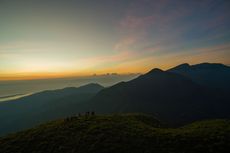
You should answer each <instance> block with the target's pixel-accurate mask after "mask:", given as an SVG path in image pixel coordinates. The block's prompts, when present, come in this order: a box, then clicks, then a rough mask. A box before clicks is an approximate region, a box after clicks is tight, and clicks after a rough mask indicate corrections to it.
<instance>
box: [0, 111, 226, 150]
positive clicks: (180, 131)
mask: <svg viewBox="0 0 230 153" xmlns="http://www.w3.org/2000/svg"><path fill="white" fill-rule="evenodd" d="M229 130H230V121H229V120H210V121H201V122H195V123H192V124H189V125H186V126H184V127H181V128H169V127H164V126H163V127H162V124H161V123H160V122H159V120H157V119H156V118H154V117H152V116H149V115H142V114H116V115H104V116H102V115H99V116H98V115H93V116H81V117H77V116H73V117H69V118H66V119H62V120H56V121H52V122H49V123H46V124H43V125H40V126H38V127H35V128H33V129H29V130H26V131H22V132H19V133H16V134H12V135H9V136H7V137H5V138H0V150H1V152H2V153H30V152H31V153H32V152H34V153H35V152H36V153H143V152H145V153H150V152H151V153H228V152H229V146H230V142H229V139H230V135H229Z"/></svg>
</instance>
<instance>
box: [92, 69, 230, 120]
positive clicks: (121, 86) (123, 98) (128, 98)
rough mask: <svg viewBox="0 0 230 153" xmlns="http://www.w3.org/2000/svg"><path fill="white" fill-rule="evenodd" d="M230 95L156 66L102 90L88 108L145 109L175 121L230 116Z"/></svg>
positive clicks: (120, 110) (112, 109) (131, 110)
mask: <svg viewBox="0 0 230 153" xmlns="http://www.w3.org/2000/svg"><path fill="white" fill-rule="evenodd" d="M229 101H230V97H229V95H228V94H227V93H225V92H223V91H219V90H218V89H211V88H207V87H205V86H202V85H200V84H198V83H196V82H194V81H192V80H190V79H189V78H187V77H185V76H183V75H180V74H177V73H172V72H169V71H162V70H160V69H153V70H151V71H150V72H148V73H147V74H144V75H141V76H139V77H138V78H136V79H134V80H131V81H128V82H121V83H118V84H116V85H114V86H111V87H109V88H105V89H103V90H101V91H100V92H99V93H98V94H96V96H94V97H93V98H92V99H91V100H90V102H89V106H88V108H90V110H95V111H96V112H98V113H113V112H143V113H151V114H154V115H155V116H156V117H158V118H159V119H161V120H163V121H165V122H168V123H171V124H184V123H187V122H191V121H195V120H200V119H207V118H225V117H230V113H229V109H230V103H229Z"/></svg>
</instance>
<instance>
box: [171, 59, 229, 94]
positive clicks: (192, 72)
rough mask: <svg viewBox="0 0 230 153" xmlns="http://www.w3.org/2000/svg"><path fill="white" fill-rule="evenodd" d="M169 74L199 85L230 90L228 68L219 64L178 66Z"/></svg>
mask: <svg viewBox="0 0 230 153" xmlns="http://www.w3.org/2000/svg"><path fill="white" fill-rule="evenodd" d="M168 71H169V72H174V73H178V74H182V75H184V76H186V77H188V78H190V79H191V80H193V81H194V82H197V83H199V84H202V85H205V86H208V87H214V88H221V89H227V90H230V67H229V66H226V65H223V64H219V63H201V64H196V65H189V64H187V63H185V64H181V65H178V66H176V67H174V68H172V69H169V70H168Z"/></svg>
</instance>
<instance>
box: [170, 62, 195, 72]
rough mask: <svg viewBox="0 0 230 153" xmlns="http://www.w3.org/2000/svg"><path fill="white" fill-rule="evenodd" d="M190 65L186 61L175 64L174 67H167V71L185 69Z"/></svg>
mask: <svg viewBox="0 0 230 153" xmlns="http://www.w3.org/2000/svg"><path fill="white" fill-rule="evenodd" d="M190 67H191V66H190V65H189V64H188V63H183V64H180V65H177V66H176V67H173V68H171V69H169V71H171V70H185V69H189V68H190Z"/></svg>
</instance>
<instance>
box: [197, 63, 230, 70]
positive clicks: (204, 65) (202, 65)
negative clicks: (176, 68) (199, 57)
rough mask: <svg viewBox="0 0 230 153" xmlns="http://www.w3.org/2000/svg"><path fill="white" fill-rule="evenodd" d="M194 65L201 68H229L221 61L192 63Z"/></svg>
mask: <svg viewBox="0 0 230 153" xmlns="http://www.w3.org/2000/svg"><path fill="white" fill-rule="evenodd" d="M192 67H195V68H201V69H219V68H227V67H228V66H226V65H224V64H221V63H200V64H196V65H192Z"/></svg>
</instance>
